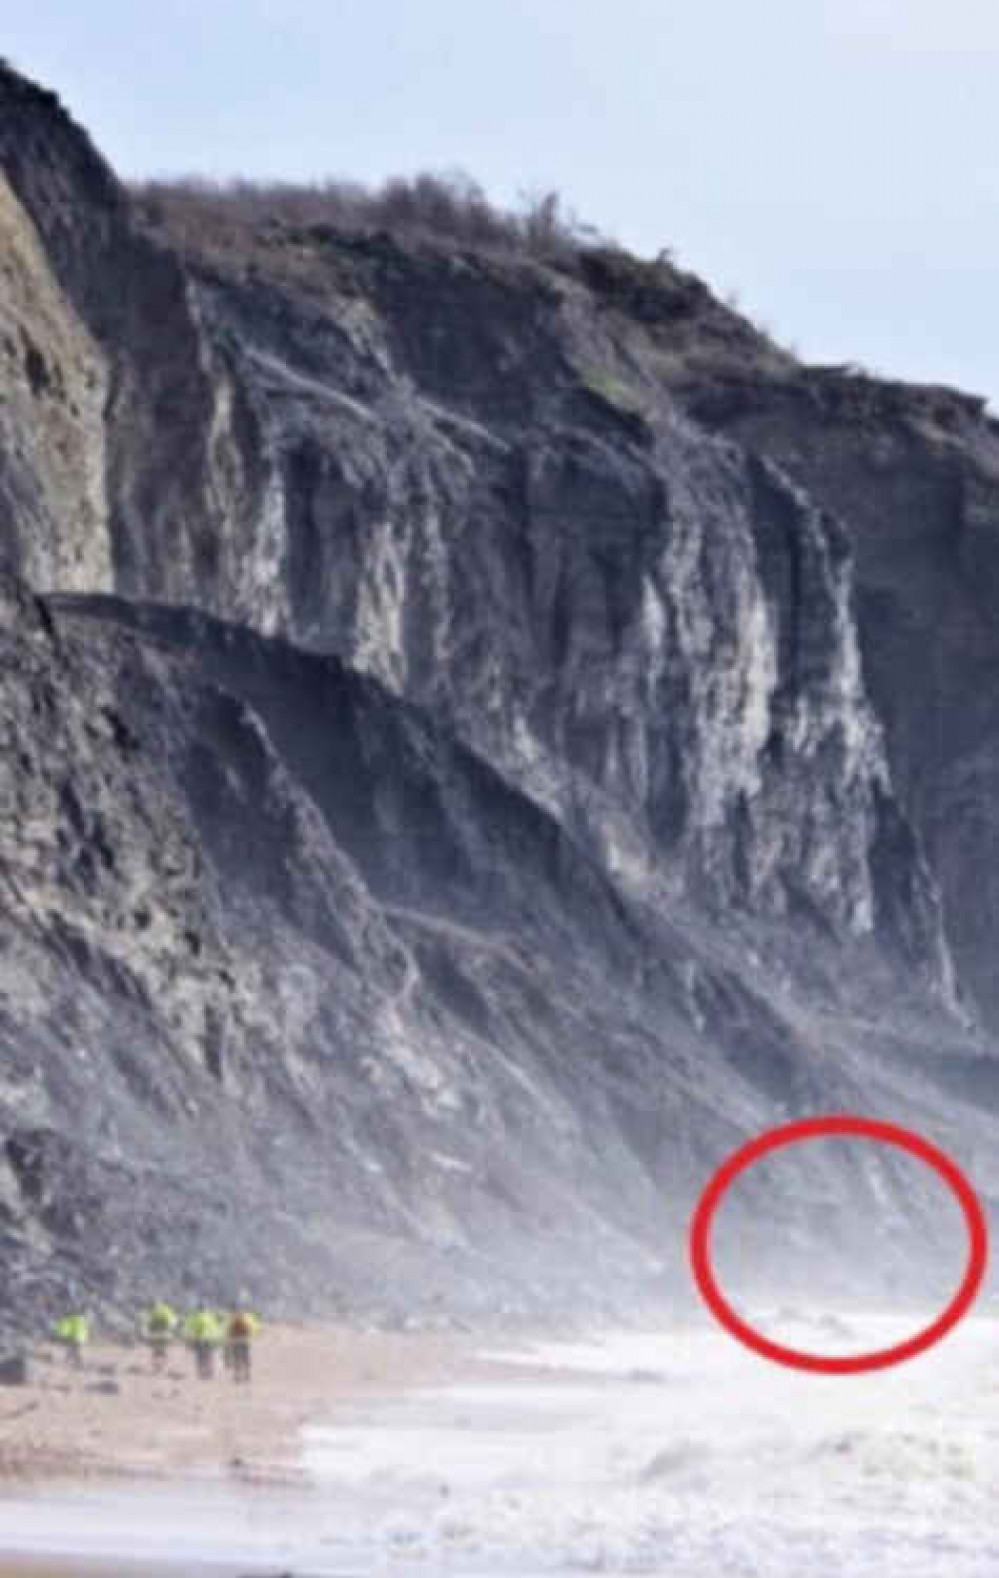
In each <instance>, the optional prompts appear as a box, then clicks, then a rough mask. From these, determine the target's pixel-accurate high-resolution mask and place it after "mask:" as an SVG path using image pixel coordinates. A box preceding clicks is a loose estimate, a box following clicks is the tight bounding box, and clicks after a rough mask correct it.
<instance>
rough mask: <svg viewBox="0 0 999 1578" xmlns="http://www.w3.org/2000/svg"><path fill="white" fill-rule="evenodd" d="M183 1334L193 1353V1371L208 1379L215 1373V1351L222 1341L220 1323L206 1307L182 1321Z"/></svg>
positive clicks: (205, 1379)
mask: <svg viewBox="0 0 999 1578" xmlns="http://www.w3.org/2000/svg"><path fill="white" fill-rule="evenodd" d="M184 1336H185V1338H186V1339H187V1342H188V1344H189V1345H190V1347H191V1349H192V1351H193V1353H194V1373H195V1375H196V1376H197V1377H198V1379H199V1380H202V1381H210V1380H211V1379H212V1376H213V1375H214V1374H215V1352H216V1349H217V1348H218V1347H219V1344H220V1343H221V1341H222V1324H221V1322H220V1321H219V1318H218V1316H217V1315H216V1314H215V1313H214V1312H213V1311H212V1310H208V1309H202V1310H196V1311H195V1313H194V1314H193V1315H189V1316H188V1318H187V1320H186V1321H185V1323H184Z"/></svg>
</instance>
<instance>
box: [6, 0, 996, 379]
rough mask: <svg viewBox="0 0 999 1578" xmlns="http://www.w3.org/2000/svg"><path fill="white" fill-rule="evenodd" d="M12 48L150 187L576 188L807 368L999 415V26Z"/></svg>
mask: <svg viewBox="0 0 999 1578" xmlns="http://www.w3.org/2000/svg"><path fill="white" fill-rule="evenodd" d="M0 49H2V51H3V53H5V54H6V55H7V56H8V58H9V59H11V60H12V62H13V63H14V64H15V65H16V66H18V67H19V69H20V70H22V71H24V72H25V73H26V74H27V75H29V76H32V77H34V78H36V79H37V80H39V81H41V82H43V83H44V84H45V85H46V86H49V87H53V88H55V89H56V91H57V92H58V93H59V95H60V97H61V98H62V99H63V101H64V102H65V103H66V104H67V106H68V107H69V109H70V110H71V111H72V113H73V114H74V115H75V117H76V118H77V119H78V120H79V121H81V122H82V123H83V124H84V125H85V126H86V127H87V129H88V130H89V131H90V133H91V135H92V136H93V138H94V140H95V141H96V142H97V143H98V145H99V146H100V147H101V149H102V150H103V152H104V153H105V154H106V155H107V156H108V158H109V159H110V160H111V162H112V164H114V166H115V167H116V168H117V170H118V171H119V173H121V174H123V175H125V176H138V175H162V174H170V173H190V172H199V173H201V174H206V175H216V176H228V175H244V176H262V177H278V178H282V179H296V178H313V177H323V176H343V177H349V178H353V179H357V180H360V181H364V182H369V183H378V182H380V181H381V180H383V179H385V178H386V177H388V176H391V175H399V174H409V173H413V172H415V171H418V170H436V171H440V170H450V169H461V170H464V171H467V172H468V173H469V174H470V175H472V176H473V177H474V178H475V179H476V180H478V181H479V182H480V184H481V185H482V186H483V187H484V188H485V189H486V191H487V192H488V193H489V195H490V196H491V197H492V198H493V199H494V200H495V201H497V202H499V203H501V204H516V203H517V202H518V200H520V198H521V197H522V196H523V194H526V193H537V192H540V191H543V190H549V189H552V188H555V189H557V190H558V191H559V192H560V193H561V194H562V195H563V198H564V200H565V201H566V203H567V204H568V206H569V207H570V208H571V209H573V210H574V211H575V212H576V213H577V214H578V215H579V216H580V218H582V219H583V220H585V221H587V222H589V223H591V224H594V225H596V226H597V227H598V229H600V230H601V231H603V232H604V233H606V234H609V235H611V236H613V237H615V238H616V239H617V240H618V241H620V242H621V243H622V244H624V245H626V246H629V247H631V248H632V249H634V250H636V251H638V252H640V253H643V254H646V255H650V254H654V253H656V252H658V251H659V250H660V249H661V248H663V247H668V248H670V249H671V250H672V251H673V253H674V255H675V257H676V259H677V261H678V262H679V263H680V264H681V265H682V266H683V267H685V268H689V269H692V270H693V271H694V272H696V273H698V274H700V275H702V276H703V277H704V278H705V279H706V280H707V281H708V283H709V284H710V285H711V286H712V287H713V288H714V289H715V290H716V291H718V292H719V294H722V295H727V294H728V293H730V292H734V293H735V295H736V296H737V298H738V305H739V306H740V309H741V310H743V311H745V312H746V313H748V314H749V315H750V316H751V317H753V318H754V319H755V320H756V321H757V322H758V323H760V324H761V325H762V326H764V327H766V328H767V329H768V330H770V331H771V332H773V333H774V334H776V336H777V338H778V339H779V340H780V341H781V342H782V343H783V344H786V345H789V346H791V347H792V348H793V349H795V350H796V351H797V352H798V354H800V355H801V356H803V357H805V358H806V359H808V360H811V361H831V362H844V361H852V362H858V363H861V364H862V365H864V366H866V367H868V368H870V369H872V370H873V371H875V372H878V373H882V374H885V375H890V376H893V377H901V378H910V379H917V380H925V381H931V382H943V383H951V384H956V385H958V386H959V387H962V388H966V389H970V390H972V391H975V392H977V393H980V394H984V395H987V396H989V398H990V399H991V402H992V406H993V409H995V410H999V334H997V333H996V332H995V329H994V327H993V322H992V317H993V313H992V296H993V290H994V280H995V278H996V276H997V273H999V267H997V265H999V159H997V147H999V135H997V133H999V94H997V93H996V87H995V84H996V81H997V80H999V78H997V68H999V5H996V3H995V0H947V3H946V4H944V3H942V0H683V3H682V4H678V3H676V0H156V3H155V4H152V3H150V0H138V3H137V0H101V3H100V4H99V5H98V4H95V3H94V0H30V3H29V4H27V5H23V6H18V7H16V8H10V11H9V13H8V15H7V16H6V17H5V18H4V30H3V38H2V41H0Z"/></svg>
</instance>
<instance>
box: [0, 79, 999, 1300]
mask: <svg viewBox="0 0 999 1578" xmlns="http://www.w3.org/2000/svg"><path fill="white" fill-rule="evenodd" d="M0 172H2V180H0V258H2V274H0V357H2V359H3V363H2V364H3V381H2V393H3V398H2V400H0V559H2V562H3V564H4V566H5V568H4V572H3V581H2V616H3V617H2V628H0V726H2V728H3V731H4V739H3V751H2V754H0V805H2V810H3V832H4V837H3V843H2V846H0V1053H2V1063H0V1135H2V1140H3V1146H4V1149H3V1152H2V1161H0V1231H2V1233H3V1241H4V1248H5V1252H6V1261H5V1264H6V1265H7V1267H8V1268H9V1274H8V1276H7V1278H6V1279H5V1284H4V1291H3V1298H4V1299H5V1301H6V1302H7V1305H8V1306H9V1310H10V1314H11V1317H12V1318H14V1319H17V1320H22V1319H27V1318H28V1317H29V1316H30V1315H32V1313H34V1312H37V1310H38V1309H40V1308H50V1307H52V1308H54V1307H56V1305H58V1304H60V1303H62V1302H64V1301H65V1300H67V1299H70V1298H72V1299H85V1300H86V1301H88V1302H89V1303H90V1304H91V1305H92V1306H93V1307H94V1308H97V1309H100V1310H101V1311H103V1312H104V1313H105V1315H106V1316H107V1317H108V1318H109V1319H112V1320H113V1319H116V1318H120V1316H121V1312H122V1311H123V1310H125V1309H126V1308H127V1306H128V1305H129V1303H130V1301H132V1300H133V1299H134V1298H136V1297H138V1296H142V1295H145V1294H148V1293H151V1292H152V1291H153V1290H154V1289H155V1288H159V1287H163V1286H169V1288H171V1289H173V1290H174V1292H175V1294H176V1295H177V1296H181V1295H183V1296H185V1297H194V1296H196V1295H203V1296H206V1297H209V1296H210V1297H212V1298H215V1299H233V1298H236V1297H237V1296H242V1295H243V1294H244V1293H245V1294H246V1296H252V1297H253V1298H255V1299H256V1300H258V1301H259V1302H261V1303H264V1304H266V1305H268V1307H271V1308H274V1309H275V1310H278V1309H281V1310H289V1309H292V1308H296V1309H302V1308H307V1309H310V1310H315V1311H330V1310H334V1309H346V1308H352V1309H361V1310H367V1311H373V1312H377V1313H379V1314H380V1315H382V1316H392V1317H401V1316H402V1315H403V1314H404V1313H406V1312H409V1311H412V1310H414V1309H418V1310H419V1311H420V1312H422V1314H424V1315H429V1314H430V1313H432V1312H433V1311H438V1312H446V1313H448V1314H449V1315H451V1316H454V1315H455V1314H457V1313H460V1312H464V1313H465V1314H466V1315H469V1316H473V1315H475V1316H480V1315H482V1314H485V1313H487V1312H496V1311H501V1312H505V1313H506V1314H508V1315H512V1314H515V1313H518V1312H523V1313H528V1312H533V1313H538V1312H547V1313H549V1314H556V1313H564V1312H565V1311H567V1310H570V1309H579V1308H589V1309H604V1310H605V1311H607V1312H612V1311H613V1312H616V1313H620V1312H621V1311H622V1310H624V1309H635V1308H636V1307H638V1305H639V1304H643V1305H652V1304H654V1303H655V1302H656V1300H658V1299H661V1298H662V1297H664V1296H668V1297H675V1296H677V1295H678V1294H679V1292H680V1290H682V1289H683V1288H684V1287H685V1285H686V1272H685V1267H684V1248H683V1234H684V1228H685V1223H686V1220H687V1218H688V1216H689V1212H690V1209H691V1207H692V1205H693V1202H694V1200H695V1198H696V1196H697V1193H698V1191H699V1189H700V1187H701V1185H702V1184H703V1182H704V1181H705V1179H706V1177H707V1175H708V1173H709V1172H710V1171H711V1170H712V1169H713V1167H714V1166H715V1165H716V1164H717V1162H718V1161H719V1160H720V1159H721V1157H722V1156H723V1155H724V1154H725V1153H726V1152H727V1151H728V1150H729V1149H730V1148H732V1147H733V1146H734V1145H736V1144H737V1143H740V1142H741V1141H742V1140H744V1139H746V1138H747V1137H749V1136H750V1135H751V1134H753V1133H756V1132H757V1131H759V1130H760V1129H762V1128H764V1127H766V1126H768V1125H769V1124H771V1123H774V1122H776V1121H780V1120H781V1119H784V1118H787V1117H789V1116H794V1115H798V1114H804V1113H810V1112H815V1111H820V1110H827V1109H849V1110H859V1111H864V1112H868V1113H874V1114H877V1115H880V1116H883V1117H888V1118H891V1119H894V1120H895V1121H900V1122H909V1123H911V1124H912V1125H914V1126H916V1127H921V1128H923V1129H924V1130H926V1131H927V1132H931V1133H932V1134H933V1135H934V1137H935V1138H936V1139H937V1141H938V1142H939V1143H943V1144H947V1145H950V1146H951V1148H952V1149H953V1150H954V1151H955V1153H956V1154H957V1155H959V1157H960V1159H961V1160H962V1162H963V1163H964V1165H966V1166H967V1167H968V1169H969V1170H971V1171H973V1173H974V1177H975V1182H976V1184H977V1185H978V1187H979V1189H980V1190H981V1192H982V1194H983V1195H984V1197H985V1198H986V1199H987V1200H991V1198H992V1196H993V1194H995V1193H996V1192H997V1191H999V1173H997V1169H996V1164H995V1162H994V1161H993V1160H992V1157H993V1155H994V1153H995V1140H996V1136H997V1129H996V1123H995V1119H994V1116H993V1112H994V1098H995V1095H996V1093H997V1091H999V1078H997V1073H999V1065H997V1063H996V1060H995V1039H994V1038H995V1032H996V1025H997V1016H999V997H997V996H996V990H995V984H994V972H993V971H992V968H991V954H990V949H991V938H992V932H993V926H992V922H993V917H994V915H995V914H996V913H997V911H999V889H997V890H996V893H993V887H994V885H995V883H996V881H997V880H999V879H997V878H996V876H995V870H994V862H993V861H992V860H991V852H992V849H993V845H994V842H995V840H996V839H997V837H999V821H997V817H996V813H995V811H994V806H995V804H996V803H999V800H997V796H996V794H995V789H994V785H995V783H996V780H997V779H999V746H997V743H996V742H997V741H999V728H997V720H995V719H993V711H994V709H993V707H992V703H991V701H990V699H989V698H990V696H991V694H992V684H991V680H992V676H993V674H994V673H996V672H997V671H999V649H997V650H993V648H994V646H995V639H994V633H993V623H994V622H993V621H992V620H991V617H990V613H989V595H988V586H989V576H990V574H991V570H992V565H993V560H994V559H995V557H996V556H995V553H994V551H993V548H992V547H991V546H990V543H991V539H992V537H993V536H995V535H996V533H997V532H999V482H997V478H999V435H997V428H996V425H995V424H994V423H993V422H992V421H991V420H990V419H989V418H988V416H987V415H986V414H985V412H984V411H983V409H982V406H981V402H975V401H974V400H973V399H971V398H970V397H967V396H963V395H958V394H956V393H953V392H951V391H946V390H932V389H918V388H907V387H905V386H900V385H891V384H884V383H879V382H877V381H876V380H873V379H870V378H867V377H865V376H862V375H860V374H858V373H856V372H855V371H853V370H850V369H846V370H844V369H825V370H823V369H815V368H805V367H802V366H800V365H798V364H797V363H795V362H794V361H793V360H792V359H791V358H790V357H788V356H787V355H785V354H783V353H781V352H779V351H777V350H776V349H775V348H774V347H773V346H772V345H771V344H770V343H769V342H767V341H765V340H763V339H762V338H761V337H760V336H759V335H758V334H757V333H756V332H755V331H754V330H753V329H752V328H751V326H750V325H748V324H746V323H745V322H743V321H742V320H740V319H739V318H737V317H736V316H735V315H733V314H732V313H731V312H729V311H727V310H726V309H725V308H723V307H721V306H720V305H719V304H718V303H717V302H715V301H714V299H713V298H712V297H711V295H710V293H709V292H708V291H707V290H706V288H705V287H704V286H703V285H701V284H700V282H699V281H696V280H694V279H692V278H691V277H690V276H688V275H685V274H683V273H681V272H680V271H679V270H677V269H676V268H675V267H674V266H673V265H672V264H670V263H668V262H665V261H660V262H658V263H655V264H653V263H645V262H641V261H639V260H636V259H633V258H629V257H628V256H627V255H625V254H623V253H620V252H618V251H616V250H614V249H613V248H609V247H605V246H590V247H584V248H574V249H568V250H563V251H561V252H559V253H558V254H557V255H555V254H553V255H552V256H551V257H545V256H538V255H535V254H532V253H531V252H530V251H529V250H527V249H524V248H521V249H519V250H518V249H516V248H513V247H507V248H502V247H495V246H494V247H485V246H480V247H478V248H476V247H472V246H469V245H460V244H458V243H457V242H454V243H447V242H446V241H443V240H442V239H441V238H440V237H437V238H431V237H426V236H424V237H421V236H419V235H416V234H413V233H408V232H400V233H389V232H386V231H364V230H361V229H354V230H346V229H343V228H337V227H335V226H332V225H305V226H300V227H297V228H296V227H295V226H292V225H290V224H289V223H279V222H278V221H276V220H275V221H273V222H267V221H261V222H260V223H259V224H258V225H256V226H255V227H252V228H251V229H249V230H247V231H246V233H245V236H244V244H243V245H242V247H241V248H233V247H231V246H230V247H220V246H218V245H215V244H214V242H213V233H212V230H211V226H210V225H206V227H205V228H204V230H203V232H201V233H184V234H183V235H181V234H178V233H177V232H176V228H175V227H173V228H172V227H171V225H170V224H169V223H166V222H163V220H162V218H160V219H159V220H158V219H157V216H156V215H155V214H153V213H151V212H150V211H149V210H148V208H147V207H142V206H141V205H137V204H136V203H135V202H134V201H133V200H132V199H130V197H129V196H128V194H127V193H126V192H125V191H124V190H123V188H122V187H121V186H120V185H119V184H118V182H117V181H116V179H115V177H114V175H113V174H112V172H111V171H110V170H109V169H108V167H107V166H106V164H105V163H104V162H103V160H102V159H101V158H100V156H99V154H98V153H97V152H96V151H95V150H94V149H93V147H92V146H91V144H90V142H89V140H88V139H87V137H86V135H85V134H84V133H83V132H82V131H81V130H80V129H79V128H78V127H77V126H76V125H74V123H73V122H72V121H71V119H70V118H69V117H68V115H67V114H66V112H65V111H64V110H63V109H62V107H61V106H60V105H59V103H58V101H57V100H56V99H55V97H54V96H53V95H52V94H50V93H48V92H46V91H44V90H42V89H39V88H37V87H36V86H34V85H33V84H31V83H29V82H27V81H26V80H24V79H23V78H21V77H20V76H18V75H17V74H16V73H14V72H13V71H12V70H10V69H9V68H3V69H2V70H0ZM972 883H973V885H974V897H975V902H974V903H973V904H972V903H969V902H968V898H969V887H971V886H972ZM733 1210H734V1211H735V1212H736V1219H737V1220H738V1221H739V1222H740V1223H741V1229H740V1240H739V1241H740V1244H741V1251H740V1253H739V1254H738V1255H737V1256H736V1261H737V1262H738V1265H737V1269H739V1270H740V1271H741V1272H742V1273H743V1274H744V1276H745V1277H746V1278H747V1279H749V1281H752V1280H754V1279H755V1280H756V1282H757V1283H759V1282H760V1281H762V1280H764V1279H765V1278H768V1277H775V1276H777V1275H778V1274H783V1275H786V1276H788V1277H790V1278H791V1279H792V1280H793V1279H794V1278H795V1277H796V1278H798V1280H799V1282H800V1283H801V1284H803V1285H809V1286H814V1285H815V1277H816V1275H817V1273H816V1271H815V1264H814V1262H815V1255H816V1252H817V1251H818V1250H823V1251H828V1249H829V1248H830V1246H833V1247H834V1248H835V1249H836V1250H837V1254H836V1255H833V1256H832V1257H831V1262H830V1270H829V1277H830V1279H831V1283H832V1284H835V1285H836V1286H837V1287H840V1288H842V1287H847V1289H848V1290H849V1289H853V1290H855V1291H856V1290H858V1289H859V1288H860V1287H861V1285H862V1284H863V1282H864V1280H865V1278H867V1277H869V1276H873V1275H874V1273H875V1272H877V1274H878V1275H883V1276H884V1277H887V1278H889V1279H891V1280H892V1282H893V1285H894V1286H896V1287H904V1288H907V1289H910V1290H912V1291H918V1290H925V1288H926V1287H927V1286H928V1285H929V1284H930V1283H932V1282H933V1277H934V1274H935V1273H934V1269H933V1268H934V1264H935V1263H936V1262H938V1261H940V1260H941V1257H943V1258H945V1259H946V1257H947V1256H951V1258H953V1248H954V1246H953V1244H952V1243H951V1242H950V1241H949V1240H948V1241H947V1242H946V1243H945V1239H946V1236H947V1233H948V1232H950V1233H951V1236H953V1234H952V1227H951V1226H948V1227H947V1228H946V1231H945V1228H944V1226H943V1225H942V1221H943V1219H942V1218H941V1217H940V1216H939V1213H936V1214H935V1212H934V1206H933V1199H932V1190H931V1187H930V1185H929V1183H928V1182H926V1181H924V1182H920V1181H919V1180H918V1179H917V1180H916V1181H915V1182H914V1181H913V1178H912V1177H911V1176H910V1174H909V1173H908V1172H907V1171H906V1169H905V1167H904V1166H903V1165H902V1163H901V1162H900V1161H896V1160H895V1159H893V1158H892V1157H890V1156H888V1155H875V1154H874V1153H873V1152H872V1153H870V1154H863V1155H861V1154H859V1153H858V1149H857V1147H856V1146H854V1147H853V1148H850V1147H849V1146H840V1147H839V1149H837V1148H835V1147H832V1146H830V1147H828V1148H827V1149H821V1148H819V1147H815V1148H813V1149H812V1151H811V1152H805V1151H800V1152H798V1153H797V1154H796V1155H795V1156H794V1157H793V1158H790V1159H789V1160H788V1161H787V1163H786V1166H785V1167H784V1168H783V1170H778V1172H777V1173H776V1174H775V1177H774V1180H773V1181H772V1183H771V1184H769V1185H767V1187H763V1185H762V1184H761V1185H759V1186H754V1187H751V1188H749V1189H747V1191H746V1193H745V1196H744V1197H741V1198H740V1201H738V1202H736V1204H735V1205H734V1206H733ZM819 1223H821V1235H820V1236H821V1243H818V1241H817V1224H819ZM872 1224H874V1225H872ZM917 1248H918V1251H919V1253H918V1255H917V1253H916V1249H917ZM945 1252H946V1253H945ZM747 1285H748V1283H747Z"/></svg>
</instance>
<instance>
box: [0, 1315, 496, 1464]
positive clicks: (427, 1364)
mask: <svg viewBox="0 0 999 1578" xmlns="http://www.w3.org/2000/svg"><path fill="white" fill-rule="evenodd" d="M476 1347H477V1343H476V1341H475V1340H474V1339H473V1338H471V1337H470V1336H466V1335H464V1334H450V1333H447V1334H438V1333H428V1332H416V1333H393V1332H378V1331H368V1332H365V1331H356V1330H351V1329H349V1328H346V1327H344V1328H336V1327H326V1328H315V1327H311V1328H310V1327H293V1326H276V1327H269V1328H266V1329H265V1331H264V1332H263V1333H262V1334H261V1336H260V1337H259V1338H258V1339H257V1342H256V1346H255V1353H254V1375H253V1381H252V1383H251V1385H249V1386H236V1385H234V1384H233V1382H232V1380H231V1379H230V1377H229V1376H228V1374H226V1373H225V1372H224V1371H223V1370H222V1368H221V1365H219V1366H218V1369H217V1374H216V1377H215V1379H214V1380H213V1381H210V1382H206V1381H200V1380H198V1379H196V1377H195V1375H194V1366H193V1362H192V1359H191V1356H190V1355H189V1353H188V1352H187V1351H186V1349H185V1348H184V1347H183V1346H182V1345H181V1344H179V1343H178V1344H175V1345H174V1346H173V1348H172V1350H171V1354H170V1359H169V1362H168V1365H167V1368H166V1371H165V1373H163V1374H162V1375H159V1376H156V1375H154V1374H153V1373H152V1370H151V1365H150V1358H149V1353H148V1350H147V1349H145V1348H144V1347H142V1346H136V1347H134V1348H131V1347H121V1346H117V1347H116V1346H111V1345H106V1344H101V1343H94V1344H93V1345H92V1346H91V1347H90V1349H89V1350H88V1353H87V1359H86V1368H85V1369H84V1370H83V1371H82V1372H79V1371H74V1370H73V1369H72V1368H70V1367H69V1366H68V1365H67V1363H66V1359H65V1355H64V1354H63V1353H62V1352H61V1351H60V1350H59V1349H58V1348H55V1347H42V1348H39V1349H37V1350H36V1352H35V1354H34V1355H33V1357H32V1361H31V1379H30V1384H29V1385H27V1386H23V1387H11V1388H2V1389H0V1483H3V1482H6V1483H11V1482H14V1483H22V1484H24V1483H32V1482H34V1483H37V1482H43V1481H51V1480H53V1479H57V1480H73V1481H75V1482H79V1481H82V1480H87V1481H93V1480H100V1479H120V1478H141V1477H148V1478H153V1479H162V1478H176V1477H188V1476H191V1475H194V1476H198V1475H206V1474H207V1475H212V1476H214V1475H217V1474H220V1473H221V1474H226V1475H231V1476H233V1477H234V1478H238V1479H245V1480H252V1479H257V1480H261V1481H264V1480H266V1481H268V1482H270V1483H275V1484H280V1483H289V1484H293V1483H295V1482H296V1481H299V1480H301V1478H302V1474H301V1470H300V1469H299V1468H298V1466H297V1461H298V1454H299V1446H298V1442H299V1433H300V1431H301V1430H302V1429H303V1428H304V1427H305V1426H307V1425H310V1424H316V1423H321V1422H327V1421H331V1420H335V1418H336V1414H337V1411H338V1409H339V1408H341V1407H343V1406H344V1405H345V1404H347V1403H350V1402H356V1401H357V1400H358V1399H361V1398H364V1397H365V1396H374V1395H377V1394H378V1393H383V1394H396V1393H398V1392H400V1391H403V1390H405V1389H406V1388H407V1387H409V1386H414V1385H416V1386H437V1385H446V1384H447V1383H448V1382H450V1381H452V1380H455V1379H456V1378H458V1377H462V1378H468V1377H469V1376H474V1374H475V1373H476V1372H477V1371H479V1370H481V1368H482V1366H481V1363H480V1362H479V1361H477V1360H476Z"/></svg>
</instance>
